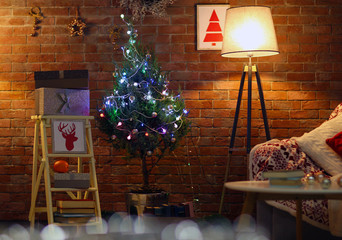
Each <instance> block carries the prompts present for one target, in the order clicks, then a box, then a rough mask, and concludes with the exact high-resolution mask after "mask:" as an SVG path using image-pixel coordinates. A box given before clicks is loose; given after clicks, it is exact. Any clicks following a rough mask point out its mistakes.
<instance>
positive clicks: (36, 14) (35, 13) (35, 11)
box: [28, 7, 44, 37]
mask: <svg viewBox="0 0 342 240" xmlns="http://www.w3.org/2000/svg"><path fill="white" fill-rule="evenodd" d="M28 14H29V15H30V16H31V17H33V26H32V33H31V34H30V36H31V37H36V36H37V35H38V32H37V31H38V29H39V27H38V24H39V23H40V21H41V20H43V18H44V16H43V14H42V11H41V9H40V7H33V8H31V10H30V11H29V13H28Z"/></svg>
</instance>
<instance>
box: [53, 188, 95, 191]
mask: <svg viewBox="0 0 342 240" xmlns="http://www.w3.org/2000/svg"><path fill="white" fill-rule="evenodd" d="M50 189H51V192H76V191H89V192H96V191H97V188H95V187H90V188H50Z"/></svg>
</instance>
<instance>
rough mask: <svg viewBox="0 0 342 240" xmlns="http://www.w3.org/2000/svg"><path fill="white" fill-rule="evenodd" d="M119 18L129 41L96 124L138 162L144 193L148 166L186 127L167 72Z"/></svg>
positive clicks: (181, 104)
mask: <svg viewBox="0 0 342 240" xmlns="http://www.w3.org/2000/svg"><path fill="white" fill-rule="evenodd" d="M121 18H122V19H123V21H124V22H125V23H126V25H127V29H128V30H127V34H128V42H127V43H126V44H125V46H123V47H122V48H121V49H122V54H123V61H122V63H121V64H120V65H119V64H117V63H115V66H116V70H115V72H114V74H113V76H114V78H115V80H114V86H113V90H112V91H111V92H110V93H109V94H108V95H107V96H105V97H104V99H103V104H102V106H101V108H100V109H99V110H98V111H99V117H98V118H97V121H98V126H99V129H100V130H101V131H102V132H104V133H106V134H107V135H108V141H110V142H111V143H112V144H113V146H114V147H116V148H118V149H125V150H126V153H127V157H128V158H140V160H141V170H142V176H143V185H142V190H143V191H145V190H148V189H150V190H151V189H153V188H152V187H150V185H149V175H150V173H151V171H152V169H153V167H155V166H156V165H157V164H158V163H159V161H160V160H161V159H162V158H163V156H164V155H165V154H167V153H168V152H169V151H173V150H174V149H175V148H176V147H177V145H178V144H179V142H180V140H181V138H182V137H184V136H185V135H186V134H187V132H188V131H189V129H190V127H189V126H190V125H189V120H188V119H187V114H188V111H187V110H186V109H185V105H184V100H183V99H182V98H181V96H180V95H179V94H178V95H175V94H173V93H172V91H170V90H169V89H168V84H169V81H168V80H167V74H165V73H164V72H162V71H161V68H160V66H159V65H158V62H157V60H156V58H155V56H154V54H153V51H152V50H151V49H148V48H147V47H146V46H144V45H143V44H141V42H140V41H138V40H137V37H138V34H137V31H136V30H135V29H134V27H133V24H132V23H130V22H128V21H126V20H125V18H124V15H121Z"/></svg>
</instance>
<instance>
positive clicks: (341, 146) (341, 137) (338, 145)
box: [325, 132, 342, 157]
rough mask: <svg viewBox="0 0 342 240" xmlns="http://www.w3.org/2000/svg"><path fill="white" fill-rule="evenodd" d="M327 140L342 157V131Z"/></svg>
mask: <svg viewBox="0 0 342 240" xmlns="http://www.w3.org/2000/svg"><path fill="white" fill-rule="evenodd" d="M325 142H326V143H327V144H328V145H329V147H331V148H332V149H333V150H334V151H335V152H336V153H337V154H338V155H340V156H341V157H342V132H339V133H338V134H336V135H335V136H334V137H332V138H328V139H327V140H325Z"/></svg>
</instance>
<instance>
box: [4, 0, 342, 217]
mask: <svg viewBox="0 0 342 240" xmlns="http://www.w3.org/2000/svg"><path fill="white" fill-rule="evenodd" d="M201 2H206V3H209V2H213V3H226V2H228V1H227V0H226V1H224V0H222V1H214V0H212V1H211V0H208V1H194V0H178V1H176V3H175V4H173V5H172V6H171V7H169V8H168V16H167V17H164V18H162V19H154V18H153V17H151V16H147V17H146V18H145V20H144V21H142V22H139V23H138V24H137V27H138V29H139V36H140V37H141V39H142V40H143V41H144V42H146V43H152V44H153V45H154V46H155V50H156V52H157V54H158V58H159V62H160V63H161V65H162V67H163V69H164V70H170V71H171V77H170V80H171V85H172V86H174V87H175V88H176V87H178V85H180V86H181V88H182V89H183V90H184V91H183V96H184V98H185V99H186V105H187V108H189V109H190V117H191V120H192V121H193V126H194V127H193V131H192V136H190V137H189V138H187V139H186V140H185V141H184V147H183V146H182V147H180V148H179V149H178V150H177V151H176V152H175V156H168V157H166V158H165V159H164V160H163V161H162V162H161V164H160V166H159V167H158V168H156V169H155V171H154V175H153V176H152V180H153V181H155V182H156V183H157V184H159V185H160V186H162V187H164V188H165V189H166V190H168V191H169V192H170V193H171V194H170V200H171V202H173V203H180V202H184V201H191V200H193V199H194V198H198V199H199V201H198V202H197V203H196V209H197V210H198V211H199V215H200V216H203V215H209V214H213V213H217V211H218V206H219V201H220V194H221V190H222V183H223V178H224V172H225V164H226V161H227V152H228V144H229V137H230V133H231V128H232V122H233V116H234V113H235V104H236V99H237V93H238V87H239V81H240V77H241V70H242V65H243V63H244V62H243V61H242V60H241V59H235V60H234V59H227V58H222V57H221V56H220V52H219V51H196V45H195V32H196V31H195V29H196V25H195V8H194V5H195V4H196V3H201ZM229 2H230V4H231V6H240V5H248V4H250V5H254V4H257V5H267V6H270V7H271V8H272V13H273V18H274V22H275V28H276V34H277V38H278V43H279V47H280V52H281V53H280V54H279V55H276V56H273V57H265V58H260V59H253V61H254V62H257V63H258V66H259V70H260V72H261V79H262V84H263V89H264V94H265V99H266V107H267V113H268V117H269V123H270V127H271V136H272V137H273V138H280V139H282V138H288V137H291V136H300V135H301V134H302V133H303V132H306V131H309V130H310V129H312V128H314V127H316V126H318V125H319V124H320V123H321V122H323V121H324V120H325V119H326V118H327V116H328V115H329V113H330V112H331V110H332V109H333V108H334V107H335V106H336V105H337V104H338V103H339V102H340V101H341V100H342V81H341V80H342V79H341V77H340V75H341V72H342V56H341V53H342V7H341V6H340V1H339V0H230V1H229ZM32 6H40V7H41V9H42V12H43V14H44V16H45V18H44V20H43V21H42V23H40V24H39V26H40V30H39V35H38V36H37V37H30V36H29V34H30V33H31V28H32V23H33V20H32V18H31V17H29V16H28V14H27V13H28V11H29V10H30V8H31V7H32ZM76 6H80V15H81V17H83V18H84V19H85V21H86V22H87V24H88V27H89V28H88V31H87V35H86V36H85V37H76V38H73V37H69V35H68V30H67V29H66V25H67V24H68V23H70V21H71V18H73V17H74V16H75V7H76ZM118 6H119V4H118V3H117V2H115V0H73V1H69V0H53V1H52V0H1V1H0V142H1V145H0V206H1V208H0V220H5V219H12V220H15V219H27V216H28V211H29V207H30V192H31V163H32V144H33V124H34V122H33V121H32V120H31V119H30V116H31V115H33V114H34V94H33V93H34V79H33V72H34V71H49V70H77V69H88V70H89V73H90V88H91V107H92V114H94V113H95V108H96V106H97V100H99V99H101V96H102V95H103V92H104V91H103V90H104V89H107V88H110V87H111V84H112V82H111V80H112V71H113V70H114V66H113V64H112V60H113V59H119V58H120V56H121V54H120V53H119V52H114V51H113V50H112V49H113V46H112V44H111V43H110V41H109V35H108V29H109V27H110V26H112V25H114V24H118V25H121V20H120V18H119V15H120V14H121V13H126V10H122V9H120V8H119V7H118ZM253 87H254V88H255V85H253ZM244 96H245V95H244ZM253 99H254V100H253V121H252V125H253V129H252V137H253V139H252V144H253V145H255V144H256V143H259V142H262V141H264V140H265V137H264V131H263V125H262V119H261V112H260V110H259V109H260V107H259V103H258V95H257V91H256V90H255V91H253ZM245 109H246V102H245V100H244V101H243V104H242V110H241V113H240V114H241V115H240V116H241V117H240V121H239V129H238V131H237V138H236V146H243V144H244V142H245V138H244V137H245V135H246V110H245ZM93 125H94V124H93ZM93 136H94V144H95V153H96V159H97V172H98V182H99V185H100V197H101V206H102V209H103V210H108V211H124V210H125V193H126V192H127V191H128V188H129V187H130V186H132V185H134V184H137V183H140V182H141V176H140V175H139V172H140V171H139V162H138V161H136V160H132V161H129V162H127V161H126V160H123V159H122V158H121V155H122V152H117V151H115V150H113V149H112V148H111V147H110V146H109V145H108V144H107V143H106V142H105V141H104V139H103V138H101V136H102V135H101V133H100V132H99V131H98V130H97V129H96V128H94V129H93ZM188 163H191V165H190V166H189V165H188ZM246 166H247V163H246V157H245V154H244V151H240V152H237V153H234V156H233V158H232V162H231V168H230V176H229V180H243V179H246V172H247V169H246ZM38 201H39V203H42V202H43V201H44V195H43V194H39V198H38ZM242 201H243V198H242V195H241V194H237V193H232V192H229V193H228V194H226V198H225V206H224V213H225V214H227V215H229V216H230V217H231V218H234V217H235V216H237V215H238V214H239V211H240V209H241V208H240V207H241V204H242Z"/></svg>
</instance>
